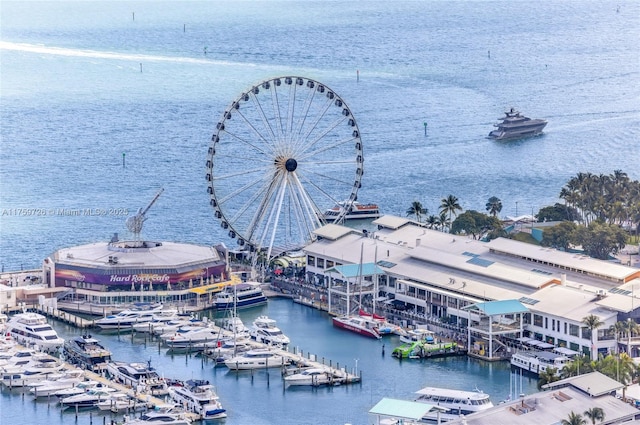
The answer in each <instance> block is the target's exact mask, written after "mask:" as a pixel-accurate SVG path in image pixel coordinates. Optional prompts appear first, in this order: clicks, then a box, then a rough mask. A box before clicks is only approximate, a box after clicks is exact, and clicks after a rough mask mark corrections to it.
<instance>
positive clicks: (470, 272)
mask: <svg viewBox="0 0 640 425" xmlns="http://www.w3.org/2000/svg"><path fill="white" fill-rule="evenodd" d="M373 224H374V225H375V226H377V229H376V230H375V231H372V232H368V231H359V230H356V229H353V228H348V227H344V226H340V225H335V224H330V225H327V226H324V227H322V228H320V229H318V230H316V231H315V236H316V241H314V242H313V243H311V244H309V245H308V246H307V247H305V249H304V251H305V253H306V255H307V261H306V263H307V269H306V272H307V279H308V280H309V281H310V282H312V283H315V284H319V285H322V286H324V287H326V288H328V287H329V285H330V284H331V279H332V273H333V271H334V270H335V267H339V266H342V265H347V264H360V263H361V262H363V263H371V262H375V263H376V265H377V266H378V267H379V268H380V269H381V270H382V273H377V274H376V276H375V279H376V280H377V286H378V293H377V294H376V295H377V296H376V297H375V299H376V300H377V301H378V303H379V305H381V306H386V307H388V308H391V307H393V306H397V305H401V306H402V307H403V308H405V309H407V310H408V311H409V312H410V313H411V314H412V317H414V318H415V319H414V320H413V321H412V322H413V323H409V324H413V325H417V324H421V323H424V322H425V321H426V318H435V319H437V320H441V321H447V322H449V323H455V324H457V325H459V326H461V327H464V328H467V329H468V328H472V329H475V330H476V331H480V330H482V329H484V327H485V324H486V325H487V326H489V323H491V324H495V326H491V327H492V328H493V329H491V332H489V333H488V334H486V333H485V334H483V332H475V333H473V334H471V335H470V337H471V338H470V340H469V341H468V349H469V352H470V354H478V355H480V354H481V352H482V355H481V357H485V358H489V359H493V358H494V357H495V359H498V358H503V357H504V356H503V355H502V354H504V353H505V352H508V351H509V350H510V349H511V348H513V347H509V346H508V343H509V342H513V343H516V342H517V339H518V338H521V337H525V336H526V337H531V338H535V339H537V340H540V341H544V342H547V343H550V344H553V345H556V346H562V347H567V348H569V349H571V350H574V351H578V352H582V353H584V354H585V355H591V353H592V351H591V348H592V347H591V346H592V344H593V349H594V350H593V353H596V352H597V353H601V354H606V353H608V352H616V350H620V351H624V350H628V352H630V353H631V354H632V355H637V353H638V347H640V340H637V339H635V338H621V339H619V340H616V336H615V334H614V333H613V332H612V331H611V330H610V327H611V325H613V324H614V323H616V322H617V321H625V320H628V319H629V320H635V321H637V319H638V318H639V317H640V299H637V297H636V293H637V292H638V291H635V288H636V287H637V286H639V285H640V269H638V268H635V267H630V266H626V265H621V264H616V263H613V262H608V261H602V260H596V259H593V258H590V257H587V256H585V255H581V254H576V253H569V252H562V251H558V250H555V249H551V248H546V247H540V246H537V245H532V244H527V243H523V242H518V241H515V240H511V239H506V238H498V239H495V240H492V241H490V242H482V241H479V240H475V239H472V238H471V237H466V236H459V235H451V234H449V233H443V232H439V231H434V230H431V229H428V228H426V227H425V225H423V224H421V223H417V222H414V221H412V220H409V219H406V218H401V217H395V216H383V217H381V218H379V219H377V220H375V221H373ZM333 274H334V275H335V273H333ZM333 277H335V276H333ZM353 279H355V278H353ZM492 301H517V302H518V308H517V309H516V310H515V311H509V310H508V309H507V310H500V311H499V314H491V312H490V311H489V312H487V311H483V310H482V308H479V307H478V306H483V305H484V306H486V305H485V304H483V303H488V302H492ZM474 305H475V306H476V307H475V308H474V307H471V306H474ZM513 305H514V304H510V306H513ZM520 306H523V307H524V308H520ZM503 307H504V305H503ZM592 314H593V315H595V316H597V317H598V318H599V319H600V321H601V322H602V325H601V326H599V327H598V328H597V329H594V331H593V332H594V335H593V338H592V335H591V330H590V329H589V328H587V327H586V326H585V324H584V323H583V322H582V320H583V318H585V317H586V316H589V315H592ZM489 318H490V319H489ZM509 327H510V328H509ZM505 329H506V330H507V331H506V332H505ZM494 336H495V337H496V340H497V341H498V340H499V342H497V343H496V345H495V347H492V349H491V350H489V349H488V347H489V342H490V340H491V338H493V337H494ZM592 340H593V341H592ZM616 344H618V346H617V347H616Z"/></svg>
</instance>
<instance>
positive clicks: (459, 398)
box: [415, 387, 493, 423]
mask: <svg viewBox="0 0 640 425" xmlns="http://www.w3.org/2000/svg"><path fill="white" fill-rule="evenodd" d="M416 394H418V397H417V398H416V400H415V401H418V402H421V403H428V404H431V405H433V406H438V407H440V408H443V409H448V410H447V411H445V412H438V411H431V412H429V413H427V415H426V416H425V417H424V418H422V420H423V421H424V422H427V423H440V422H447V421H450V420H453V419H458V418H459V417H460V415H470V414H472V413H476V412H480V411H482V410H486V409H490V408H492V407H493V403H492V402H491V400H490V399H489V394H485V393H483V392H482V391H478V390H476V391H461V390H450V389H447V388H437V387H424V388H423V389H421V390H420V391H417V392H416Z"/></svg>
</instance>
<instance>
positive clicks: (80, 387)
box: [51, 379, 104, 398]
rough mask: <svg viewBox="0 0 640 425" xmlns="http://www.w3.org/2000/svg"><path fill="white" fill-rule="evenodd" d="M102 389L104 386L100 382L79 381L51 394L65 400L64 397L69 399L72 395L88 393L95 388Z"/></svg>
mask: <svg viewBox="0 0 640 425" xmlns="http://www.w3.org/2000/svg"><path fill="white" fill-rule="evenodd" d="M102 387H104V384H102V383H101V382H98V381H94V380H92V379H89V380H85V381H80V382H78V383H77V384H75V385H73V386H71V387H67V388H63V389H60V390H57V391H53V392H52V393H51V394H52V395H54V396H56V397H59V398H65V397H70V396H72V395H77V394H82V393H86V392H88V391H91V390H94V389H97V388H102Z"/></svg>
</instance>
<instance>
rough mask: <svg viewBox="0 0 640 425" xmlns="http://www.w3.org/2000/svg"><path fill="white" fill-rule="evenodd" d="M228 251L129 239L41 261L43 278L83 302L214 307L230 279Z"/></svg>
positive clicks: (67, 296)
mask: <svg viewBox="0 0 640 425" xmlns="http://www.w3.org/2000/svg"><path fill="white" fill-rule="evenodd" d="M227 264H228V261H227V250H226V248H225V247H224V245H219V246H216V247H211V246H202V245H194V244H185V243H176V242H155V241H141V240H130V241H126V240H125V241H121V240H118V238H117V236H114V238H113V239H112V240H111V241H110V242H97V243H92V244H87V245H80V246H73V247H69V248H62V249H59V250H58V251H56V252H55V253H53V254H52V255H51V256H50V257H48V258H46V259H45V260H44V263H43V277H44V282H45V283H46V284H47V286H48V287H49V288H53V290H55V291H57V292H58V298H59V299H66V300H73V301H82V302H84V303H85V304H94V305H95V304H97V305H116V304H123V303H124V304H129V303H134V302H149V303H157V302H163V303H170V304H176V303H177V304H187V305H194V306H195V305H197V306H199V307H206V306H210V305H211V303H212V301H213V297H214V295H215V293H216V292H218V291H220V290H221V289H223V288H224V287H225V286H226V285H227V284H228V283H229V282H230V281H231V279H232V276H231V273H230V270H229V268H228V267H227Z"/></svg>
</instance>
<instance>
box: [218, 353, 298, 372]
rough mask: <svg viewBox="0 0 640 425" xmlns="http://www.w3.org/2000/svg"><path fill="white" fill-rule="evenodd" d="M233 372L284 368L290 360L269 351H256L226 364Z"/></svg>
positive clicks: (233, 358) (244, 354) (241, 355)
mask: <svg viewBox="0 0 640 425" xmlns="http://www.w3.org/2000/svg"><path fill="white" fill-rule="evenodd" d="M224 364H225V366H227V367H228V368H229V369H231V370H250V369H265V368H268V367H282V366H285V365H287V364H289V359H287V358H286V357H284V356H281V355H280V354H278V353H277V352H276V351H272V350H269V349H260V348H258V349H254V350H249V351H247V352H244V353H241V354H240V355H238V356H235V357H231V358H230V359H228V360H225V362H224Z"/></svg>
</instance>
